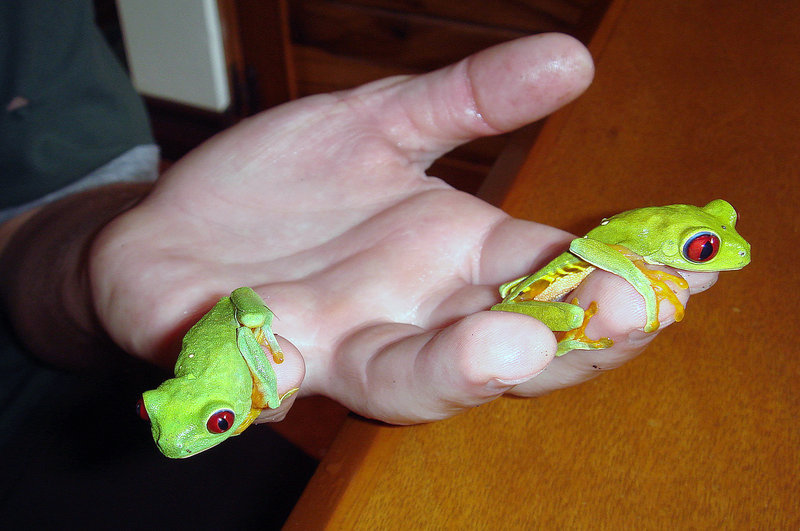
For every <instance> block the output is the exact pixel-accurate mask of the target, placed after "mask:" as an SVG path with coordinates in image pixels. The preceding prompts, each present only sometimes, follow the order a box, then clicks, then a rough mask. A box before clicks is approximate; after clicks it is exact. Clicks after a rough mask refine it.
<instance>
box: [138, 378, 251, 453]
mask: <svg viewBox="0 0 800 531" xmlns="http://www.w3.org/2000/svg"><path fill="white" fill-rule="evenodd" d="M136 407H137V411H138V413H139V416H140V417H142V418H143V419H145V420H149V421H150V423H151V430H152V432H153V440H154V441H155V442H156V444H157V445H158V448H159V450H161V453H163V454H164V455H166V456H167V457H171V458H175V459H180V458H185V457H191V456H193V455H196V454H198V453H200V452H202V451H204V450H208V449H209V448H211V447H213V446H216V445H218V444H219V443H221V442H222V441H224V440H225V439H227V438H228V437H230V436H231V435H233V434H234V433H236V432H237V429H238V428H239V427H240V426H241V424H242V423H243V422H244V421H245V419H246V417H247V414H248V413H249V402H246V403H245V402H244V401H239V402H238V403H232V402H231V400H230V398H226V397H224V396H222V394H220V393H216V392H214V389H213V388H209V387H208V386H204V385H202V382H201V381H200V380H198V379H196V378H193V377H192V375H187V376H182V377H179V378H172V379H170V380H167V381H165V382H164V383H162V384H161V385H160V386H159V387H158V388H157V389H154V390H151V391H146V392H145V393H144V394H143V395H142V398H141V399H140V400H139V402H138V404H137V406H136Z"/></svg>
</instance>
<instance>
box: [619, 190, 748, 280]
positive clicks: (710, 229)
mask: <svg viewBox="0 0 800 531" xmlns="http://www.w3.org/2000/svg"><path fill="white" fill-rule="evenodd" d="M736 218H737V216H736V211H735V210H734V209H733V207H732V206H731V205H730V204H729V203H728V202H727V201H723V200H722V199H716V200H714V201H711V202H710V203H708V204H707V205H706V206H704V207H696V206H693V205H669V206H663V207H649V208H640V209H637V210H631V211H628V212H623V213H622V214H619V215H618V216H614V217H612V218H610V219H609V220H607V222H610V223H607V224H608V225H609V227H610V226H612V225H615V224H616V225H622V226H623V227H626V228H627V229H630V230H627V229H623V230H627V232H626V233H625V234H624V235H621V237H619V238H618V239H617V242H618V243H620V244H621V245H624V246H625V247H627V248H629V249H630V250H632V251H633V252H635V253H636V254H638V255H640V256H642V257H643V258H644V259H645V260H646V261H647V262H649V263H654V264H663V265H667V266H671V267H674V268H676V269H683V270H687V271H729V270H734V269H741V268H743V267H744V266H746V265H747V264H749V263H750V244H749V243H747V242H746V241H745V239H744V238H742V237H741V236H739V234H738V233H737V232H736V229H735V227H736ZM620 221H623V223H619V222H620ZM616 230H617V231H619V229H616Z"/></svg>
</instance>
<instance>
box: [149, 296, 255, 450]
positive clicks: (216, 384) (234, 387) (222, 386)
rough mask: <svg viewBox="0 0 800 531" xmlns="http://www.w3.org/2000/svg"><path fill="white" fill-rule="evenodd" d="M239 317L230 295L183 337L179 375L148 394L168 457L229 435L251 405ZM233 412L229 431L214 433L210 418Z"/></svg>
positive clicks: (177, 366) (160, 442) (158, 436)
mask: <svg viewBox="0 0 800 531" xmlns="http://www.w3.org/2000/svg"><path fill="white" fill-rule="evenodd" d="M236 328H237V325H236V320H235V315H234V313H233V307H232V305H231V303H230V300H229V299H228V298H227V297H225V298H223V299H222V300H220V301H219V302H218V303H217V304H216V305H215V306H214V307H213V308H212V309H211V310H210V311H209V312H208V313H207V314H205V315H204V316H203V317H202V318H201V319H200V320H199V321H198V322H197V324H195V325H194V326H193V327H192V328H191V329H190V330H189V331H188V332H187V333H186V336H185V337H184V339H183V345H182V348H181V352H180V354H179V355H178V361H177V362H176V364H175V378H171V379H169V380H167V381H166V382H164V383H162V384H161V385H160V386H159V387H158V388H157V389H155V390H152V391H147V392H146V393H144V397H143V399H144V401H145V406H146V409H147V412H148V415H149V416H150V421H151V423H152V430H153V437H154V439H155V440H156V443H157V444H158V446H159V448H160V449H161V451H162V452H163V453H164V454H165V455H167V456H169V457H188V456H190V455H194V454H196V453H198V452H200V451H203V450H205V449H207V448H210V447H212V446H215V445H216V444H219V443H220V442H222V441H223V440H225V439H226V438H228V437H230V436H231V435H232V434H233V433H234V432H235V431H236V428H238V427H239V425H240V424H241V423H242V422H243V421H244V420H245V418H246V417H247V415H248V413H249V412H250V407H251V393H252V388H253V380H252V376H251V375H250V370H249V368H248V367H247V363H246V362H245V361H244V359H243V358H242V356H241V354H240V353H239V350H238V347H237V343H236ZM220 410H230V411H232V412H233V414H234V416H235V419H234V422H233V426H232V427H231V428H230V429H229V430H227V431H226V432H225V433H220V434H217V433H210V432H209V430H208V428H207V423H208V419H209V417H210V416H211V415H212V414H214V413H215V412H218V411H220Z"/></svg>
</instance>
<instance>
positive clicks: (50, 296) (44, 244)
mask: <svg viewBox="0 0 800 531" xmlns="http://www.w3.org/2000/svg"><path fill="white" fill-rule="evenodd" d="M147 189H149V186H143V185H132V184H119V185H111V186H107V187H102V188H97V189H93V190H89V191H86V192H82V193H79V194H75V195H73V196H69V197H67V198H64V199H62V200H60V201H57V202H55V203H52V204H48V205H46V206H44V207H42V208H41V209H39V210H38V211H36V212H32V213H29V214H26V215H25V218H24V219H17V218H15V219H13V220H10V221H9V222H8V223H9V224H11V225H9V226H8V227H6V225H4V226H3V229H5V230H6V231H7V232H6V237H7V240H6V244H5V245H4V246H3V247H2V252H1V254H0V278H1V279H2V281H0V298H2V303H3V307H4V309H5V311H6V313H7V314H8V316H9V319H10V321H11V323H12V324H13V326H14V328H15V330H16V332H17V335H18V336H19V339H20V340H21V341H22V343H23V344H24V345H25V346H26V347H27V348H28V349H29V350H30V351H31V353H33V354H34V355H35V356H37V357H39V358H41V359H43V360H45V361H47V362H50V363H53V364H56V365H60V366H66V367H70V368H88V367H92V366H98V365H102V364H107V363H108V362H111V361H112V360H113V359H114V358H115V356H114V355H113V353H114V352H117V351H118V349H117V348H116V347H115V346H114V344H113V342H112V341H111V340H110V339H109V337H108V335H107V334H106V332H105V329H104V327H103V326H102V325H101V320H100V319H99V318H98V316H97V313H96V310H95V305H94V301H93V295H92V290H91V284H92V279H91V278H90V274H91V270H90V268H89V263H88V262H89V254H90V253H89V250H90V248H91V245H92V243H93V241H94V238H95V237H96V235H97V234H98V233H99V231H100V230H101V229H102V228H103V227H104V226H105V225H106V224H107V223H109V222H110V221H111V220H112V219H113V218H114V217H116V216H117V215H118V214H119V213H121V212H124V211H125V210H127V209H128V208H130V207H131V206H132V205H133V204H135V202H136V201H138V200H139V199H140V198H141V197H142V196H143V195H144V194H145V193H146V191H147ZM2 235H3V233H2V232H1V231H0V236H2Z"/></svg>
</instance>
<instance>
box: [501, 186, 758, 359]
mask: <svg viewBox="0 0 800 531" xmlns="http://www.w3.org/2000/svg"><path fill="white" fill-rule="evenodd" d="M736 219H737V216H736V211H735V210H734V209H733V207H732V206H731V205H730V204H729V203H728V202H726V201H723V200H722V199H716V200H714V201H711V202H710V203H708V204H707V205H706V206H704V207H696V206H693V205H669V206H662V207H646V208H639V209H636V210H629V211H627V212H623V213H621V214H617V215H616V216H612V217H610V218H607V219H604V220H603V221H602V222H601V223H600V225H599V226H598V227H596V228H594V229H592V230H591V231H589V232H588V233H587V234H586V236H584V237H583V238H577V239H575V240H573V241H572V242H571V243H570V247H569V251H567V252H565V253H562V254H561V255H559V256H558V257H556V258H555V259H554V260H552V261H551V262H550V263H548V264H547V265H545V266H544V267H543V268H542V269H540V270H538V271H536V272H535V273H533V274H531V275H528V276H525V277H522V278H519V279H517V280H514V281H511V282H507V283H505V284H503V285H502V286H500V295H501V297H503V301H502V302H501V303H500V304H496V305H495V306H493V307H492V310H500V311H507V312H516V313H522V314H525V315H530V316H532V317H535V318H537V319H539V320H540V321H542V322H543V323H544V324H546V325H547V326H548V327H549V328H550V329H551V330H553V331H558V332H565V334H563V335H562V337H561V338H560V339H559V342H558V350H557V353H556V355H557V356H561V355H563V354H566V353H567V352H569V351H570V350H574V349H580V350H595V349H603V348H608V347H610V346H611V345H612V344H613V342H612V341H611V339H609V338H601V339H597V340H592V339H589V338H588V337H586V334H585V329H586V325H587V324H588V322H589V319H590V318H591V316H592V315H593V314H594V313H595V312H596V311H597V303H595V302H592V303H591V304H590V305H589V307H588V309H586V310H584V309H583V308H581V307H580V306H578V305H577V301H576V300H573V301H572V303H566V302H561V301H560V300H559V299H560V298H562V297H563V296H565V295H566V294H567V293H569V292H570V291H572V290H573V289H575V288H576V287H577V286H578V285H579V284H580V283H581V282H582V281H583V279H585V278H586V277H587V276H588V275H589V273H591V272H592V271H594V270H595V269H603V270H605V271H609V272H611V273H614V274H615V275H619V276H620V277H622V278H624V279H625V280H627V281H628V282H630V283H631V285H632V286H633V287H634V288H635V289H636V291H637V292H639V294H640V295H641V296H642V297H643V298H644V301H645V310H646V312H647V322H646V323H645V325H644V331H645V332H653V331H655V330H657V329H658V327H659V322H658V305H659V302H660V301H661V300H665V299H666V300H668V301H669V302H670V303H671V304H672V305H673V306H674V307H675V320H676V321H680V320H681V319H682V318H683V314H684V308H683V305H682V304H681V302H680V301H679V300H678V298H677V297H676V296H675V293H674V292H673V290H672V289H671V288H670V286H669V285H668V284H667V282H670V283H672V284H674V285H675V286H676V287H677V288H680V289H686V288H687V287H688V284H687V282H686V281H685V280H684V279H683V278H682V277H680V276H677V275H672V274H669V273H665V272H663V271H658V270H652V269H650V268H648V267H646V264H654V265H666V266H670V267H673V268H675V269H682V270H686V271H729V270H735V269H741V268H743V267H744V266H746V265H747V264H748V263H750V244H749V243H747V242H746V241H745V240H744V238H742V237H741V236H740V235H739V234H738V233H737V232H736V230H735V225H736Z"/></svg>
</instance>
